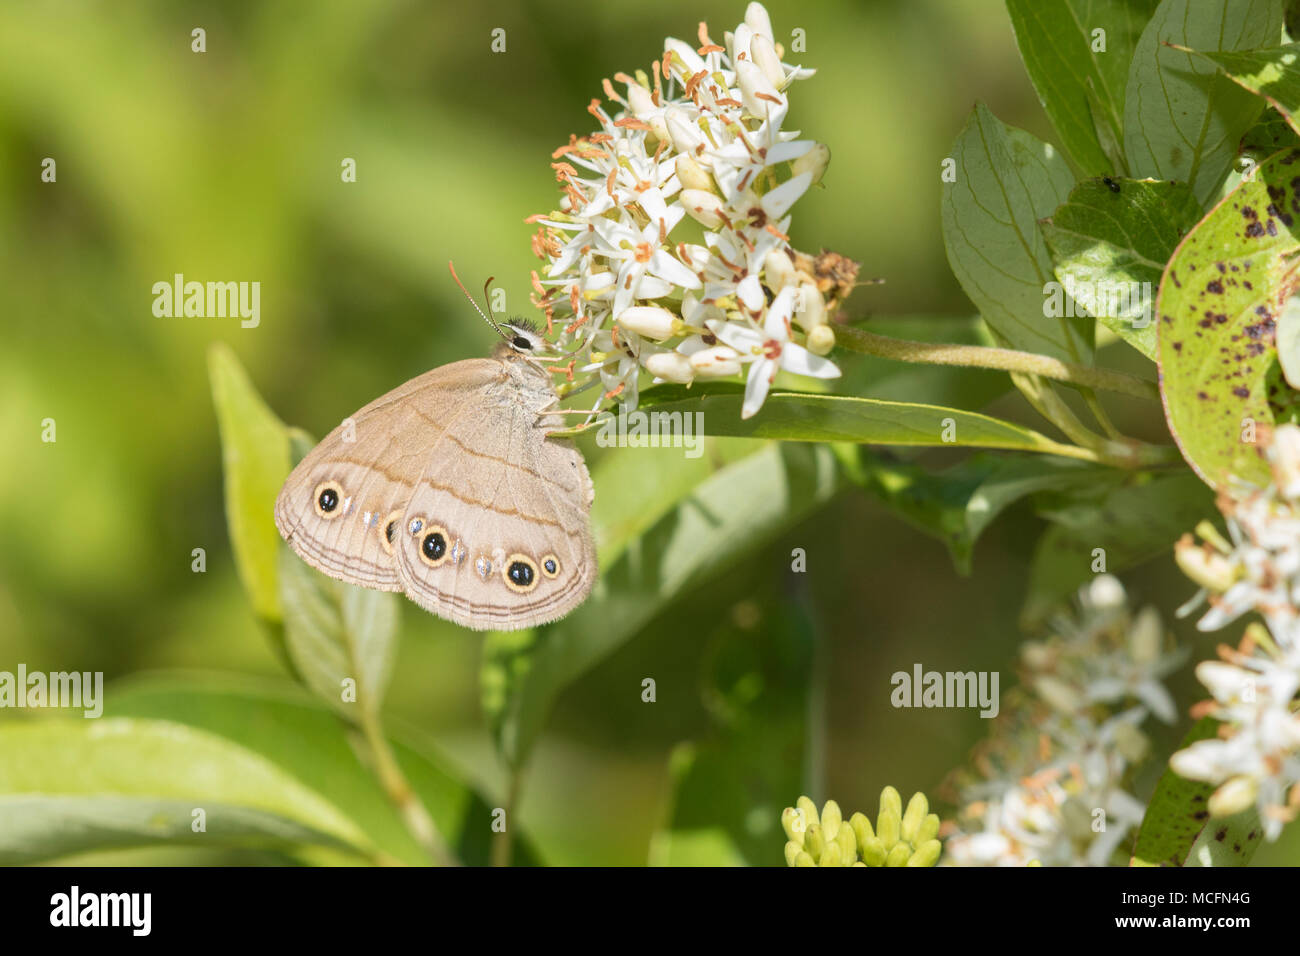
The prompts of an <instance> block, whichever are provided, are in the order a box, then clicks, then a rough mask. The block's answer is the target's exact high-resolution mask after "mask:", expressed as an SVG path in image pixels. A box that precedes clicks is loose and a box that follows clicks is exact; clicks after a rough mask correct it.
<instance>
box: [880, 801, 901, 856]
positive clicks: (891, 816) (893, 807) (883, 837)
mask: <svg viewBox="0 0 1300 956" xmlns="http://www.w3.org/2000/svg"><path fill="white" fill-rule="evenodd" d="M902 825H903V798H902V797H900V796H899V795H898V791H897V790H895V789H894V788H893V787H886V788H885V789H884V790H882V791H880V812H879V813H878V814H877V815H876V837H877V838H878V839H879V840H880V843H881V845H882V846H884V847H885V849H886V850H889V851H891V852H892V851H893V849H894V844H896V843H897V842H898V837H899V830H900V828H901V827H902Z"/></svg>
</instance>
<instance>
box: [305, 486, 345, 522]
mask: <svg viewBox="0 0 1300 956" xmlns="http://www.w3.org/2000/svg"><path fill="white" fill-rule="evenodd" d="M342 500H343V487H342V486H341V485H340V484H339V483H338V482H337V481H322V482H321V483H320V484H319V485H317V486H316V490H315V491H314V492H313V493H312V506H313V507H315V509H316V514H317V515H319V516H320V517H322V518H337V517H338V515H339V503H340V502H341V501H342Z"/></svg>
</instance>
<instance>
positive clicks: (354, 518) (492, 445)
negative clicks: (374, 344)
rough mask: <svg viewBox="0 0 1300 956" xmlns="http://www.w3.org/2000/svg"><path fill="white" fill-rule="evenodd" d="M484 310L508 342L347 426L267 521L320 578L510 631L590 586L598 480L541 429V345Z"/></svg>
mask: <svg viewBox="0 0 1300 956" xmlns="http://www.w3.org/2000/svg"><path fill="white" fill-rule="evenodd" d="M452 275H453V276H454V275H455V270H454V269H453V271H452ZM459 281H460V280H459V279H457V283H458V284H459ZM491 281H492V280H491V279H489V280H488V282H489V283H491ZM461 288H462V290H463V289H464V286H461ZM466 295H467V296H468V293H466ZM470 301H471V302H472V301H473V299H472V298H471V300H470ZM475 309H478V306H477V305H475ZM479 314H480V315H483V313H482V310H479ZM483 317H484V319H486V320H487V321H488V323H489V324H490V325H491V326H492V327H493V328H494V329H496V331H497V332H498V334H500V335H501V337H502V339H503V341H501V342H498V343H497V345H496V347H495V348H494V349H493V351H492V357H491V358H478V359H466V360H464V361H461V362H452V363H451V364H450V365H443V366H441V367H439V368H435V369H433V370H432V371H430V372H425V373H424V374H423V375H420V376H418V377H417V378H413V379H411V380H410V381H409V382H407V383H406V384H404V385H399V386H398V387H397V388H395V389H393V390H392V391H391V392H389V393H388V394H386V395H383V396H381V397H379V398H377V399H375V400H374V401H373V402H371V403H370V404H369V405H367V406H365V407H364V408H362V409H361V410H360V411H359V412H357V413H356V414H354V415H352V416H351V418H350V419H348V420H345V421H344V423H343V424H341V425H340V426H339V427H337V428H335V429H334V430H333V431H332V432H330V433H329V434H328V435H327V436H325V439H324V440H323V441H322V442H321V443H320V444H319V445H317V446H316V447H315V448H314V449H312V451H311V452H310V453H308V455H307V456H306V457H305V458H304V459H303V460H302V461H301V462H300V463H299V464H298V466H297V467H296V468H294V470H293V472H292V473H291V474H290V475H289V478H288V479H287V480H286V481H285V483H284V487H283V488H282V489H281V491H280V496H279V498H278V499H277V500H276V503H275V523H276V526H277V527H278V528H279V529H280V534H281V535H283V536H284V539H285V540H286V541H288V542H289V544H290V545H291V546H292V547H293V549H294V550H295V551H296V552H297V553H298V555H299V556H300V557H302V559H303V560H304V561H306V562H307V563H308V564H310V565H311V566H312V567H314V568H316V569H318V570H320V571H323V572H324V573H325V574H328V575H330V576H331V577H335V578H338V579H339V580H341V581H346V582H348V583H349V584H357V585H361V586H362V587H368V588H378V589H379V590H383V591H402V592H404V593H405V594H406V596H407V597H409V598H410V599H411V600H412V601H414V602H415V603H416V604H418V605H420V606H421V607H423V608H425V609H426V610H429V611H432V612H433V613H434V614H437V615H438V616H439V617H444V618H446V619H447V620H450V621H454V622H455V623H457V624H461V625H464V626H465V627H471V628H474V629H476V630H487V629H496V630H514V629H518V628H525V627H531V626H533V625H537V624H543V623H545V622H547V621H553V620H555V619H556V618H559V617H562V616H564V615H565V614H567V613H568V612H569V611H571V610H573V609H574V608H575V607H577V606H578V605H579V604H581V603H582V601H583V600H584V599H585V598H586V596H587V595H588V593H590V591H591V587H592V584H593V583H594V582H595V579H596V551H595V546H594V544H593V543H592V537H591V527H590V520H589V515H590V511H591V501H592V496H593V489H592V484H591V477H590V475H589V474H588V473H587V465H586V463H585V462H584V461H583V459H582V455H581V454H580V453H579V452H578V450H577V449H576V448H574V447H573V445H572V444H571V443H569V442H567V441H565V440H563V439H558V438H551V437H548V432H549V431H551V430H555V429H558V428H563V427H564V425H563V421H562V419H561V417H560V413H559V410H558V407H557V406H558V404H559V396H558V394H557V393H556V390H555V386H554V385H553V384H552V382H551V377H550V373H549V372H548V371H547V369H546V367H545V366H543V365H542V364H541V362H539V361H538V356H539V355H545V354H547V353H548V352H549V350H550V345H549V343H547V342H546V340H545V339H543V338H542V337H541V336H540V335H539V334H538V333H537V332H536V330H534V329H533V328H532V327H531V326H530V325H528V324H527V323H525V322H522V321H511V322H497V321H496V320H495V318H491V317H489V316H488V315H483Z"/></svg>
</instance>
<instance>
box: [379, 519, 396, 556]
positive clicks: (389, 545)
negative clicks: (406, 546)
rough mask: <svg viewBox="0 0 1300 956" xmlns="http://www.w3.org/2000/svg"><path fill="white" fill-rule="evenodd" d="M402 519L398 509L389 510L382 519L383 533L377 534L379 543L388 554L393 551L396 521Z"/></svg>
mask: <svg viewBox="0 0 1300 956" xmlns="http://www.w3.org/2000/svg"><path fill="white" fill-rule="evenodd" d="M401 520H402V513H401V512H400V511H393V512H390V513H389V515H388V517H387V518H385V519H384V533H383V534H382V535H380V536H379V544H380V546H381V547H383V549H384V551H385V552H387V553H388V554H392V553H393V545H394V543H396V541H397V523H398V522H399V521H401Z"/></svg>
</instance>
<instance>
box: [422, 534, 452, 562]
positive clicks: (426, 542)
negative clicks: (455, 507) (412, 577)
mask: <svg viewBox="0 0 1300 956" xmlns="http://www.w3.org/2000/svg"><path fill="white" fill-rule="evenodd" d="M447 551H448V548H447V529H446V528H442V527H439V526H438V525H434V524H431V525H428V526H427V527H425V529H424V537H422V538H421V539H420V560H421V561H423V562H424V563H425V564H427V565H428V566H429V567H431V568H436V567H437V566H438V565H440V564H442V563H443V562H444V561H446V560H447Z"/></svg>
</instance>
